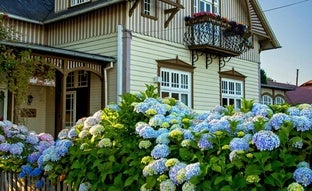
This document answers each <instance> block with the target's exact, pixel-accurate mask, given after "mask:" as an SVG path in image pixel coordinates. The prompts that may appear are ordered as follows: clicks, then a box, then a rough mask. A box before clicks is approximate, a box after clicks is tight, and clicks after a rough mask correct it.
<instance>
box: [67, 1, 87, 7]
mask: <svg viewBox="0 0 312 191" xmlns="http://www.w3.org/2000/svg"><path fill="white" fill-rule="evenodd" d="M90 1H91V0H70V6H76V5H80V4H83V3H87V2H90Z"/></svg>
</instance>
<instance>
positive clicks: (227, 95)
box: [221, 78, 244, 108]
mask: <svg viewBox="0 0 312 191" xmlns="http://www.w3.org/2000/svg"><path fill="white" fill-rule="evenodd" d="M243 93H244V91H243V81H240V80H232V79H226V78H222V80H221V96H222V105H223V106H227V105H233V106H234V108H240V107H241V102H242V101H241V100H242V98H243V97H244V94H243Z"/></svg>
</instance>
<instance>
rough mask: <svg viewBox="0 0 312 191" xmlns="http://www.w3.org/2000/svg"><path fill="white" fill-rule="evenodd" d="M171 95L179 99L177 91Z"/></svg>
mask: <svg viewBox="0 0 312 191" xmlns="http://www.w3.org/2000/svg"><path fill="white" fill-rule="evenodd" d="M171 97H172V98H174V99H176V100H179V94H178V93H172V94H171Z"/></svg>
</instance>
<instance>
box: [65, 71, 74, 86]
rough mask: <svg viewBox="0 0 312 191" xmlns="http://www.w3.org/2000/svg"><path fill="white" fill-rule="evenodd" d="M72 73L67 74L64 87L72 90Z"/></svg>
mask: <svg viewBox="0 0 312 191" xmlns="http://www.w3.org/2000/svg"><path fill="white" fill-rule="evenodd" d="M74 82H75V81H74V72H71V73H69V74H68V76H67V78H66V87H67V88H73V87H74Z"/></svg>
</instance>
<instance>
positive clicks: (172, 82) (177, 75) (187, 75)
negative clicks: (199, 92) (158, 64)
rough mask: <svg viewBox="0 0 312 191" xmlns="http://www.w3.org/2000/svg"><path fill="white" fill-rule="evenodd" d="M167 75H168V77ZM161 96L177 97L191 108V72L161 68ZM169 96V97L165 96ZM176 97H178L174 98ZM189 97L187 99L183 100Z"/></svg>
mask: <svg viewBox="0 0 312 191" xmlns="http://www.w3.org/2000/svg"><path fill="white" fill-rule="evenodd" d="M166 74H167V75H166ZM160 75H161V82H160V96H161V97H175V98H176V99H178V100H180V101H181V102H183V103H184V104H185V105H187V106H189V107H191V103H192V102H191V97H192V95H191V92H192V91H191V90H192V85H191V84H192V74H191V72H186V71H181V70H175V69H169V68H160ZM164 95H167V96H164ZM173 95H176V96H173ZM183 96H187V98H186V99H185V98H183Z"/></svg>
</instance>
